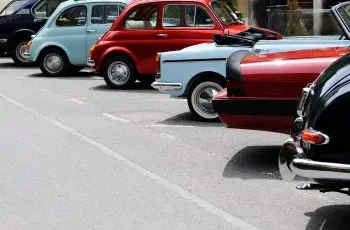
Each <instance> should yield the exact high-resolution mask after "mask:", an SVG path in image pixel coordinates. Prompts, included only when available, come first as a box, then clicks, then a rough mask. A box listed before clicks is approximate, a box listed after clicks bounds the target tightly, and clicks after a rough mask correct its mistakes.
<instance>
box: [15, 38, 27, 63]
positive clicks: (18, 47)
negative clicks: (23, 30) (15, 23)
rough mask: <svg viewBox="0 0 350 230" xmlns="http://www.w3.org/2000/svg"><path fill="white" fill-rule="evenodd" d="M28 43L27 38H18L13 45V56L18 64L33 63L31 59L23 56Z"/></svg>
mask: <svg viewBox="0 0 350 230" xmlns="http://www.w3.org/2000/svg"><path fill="white" fill-rule="evenodd" d="M27 43H28V41H27V40H18V41H16V42H15V43H14V44H13V45H12V49H11V57H12V60H13V61H14V63H15V65H17V66H29V65H31V63H30V61H29V59H27V58H25V57H24V56H23V54H24V51H25V47H26V45H27Z"/></svg>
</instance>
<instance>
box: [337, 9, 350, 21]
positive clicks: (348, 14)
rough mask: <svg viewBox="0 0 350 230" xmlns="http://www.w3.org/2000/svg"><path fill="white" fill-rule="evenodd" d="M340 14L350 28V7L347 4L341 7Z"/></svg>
mask: <svg viewBox="0 0 350 230" xmlns="http://www.w3.org/2000/svg"><path fill="white" fill-rule="evenodd" d="M338 12H339V14H340V16H341V17H342V19H343V20H344V22H345V24H346V25H347V26H348V27H349V26H350V5H349V4H346V5H344V6H342V7H339V9H338Z"/></svg>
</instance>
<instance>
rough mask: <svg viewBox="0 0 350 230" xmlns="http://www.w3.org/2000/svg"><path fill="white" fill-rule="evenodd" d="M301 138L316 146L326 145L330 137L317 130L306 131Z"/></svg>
mask: <svg viewBox="0 0 350 230" xmlns="http://www.w3.org/2000/svg"><path fill="white" fill-rule="evenodd" d="M301 138H302V140H303V141H305V142H308V143H311V144H315V145H325V144H328V142H329V137H328V136H327V135H325V134H323V133H321V132H318V131H315V130H307V129H304V131H303V133H302V134H301Z"/></svg>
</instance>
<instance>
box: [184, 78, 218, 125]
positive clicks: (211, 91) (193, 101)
mask: <svg viewBox="0 0 350 230" xmlns="http://www.w3.org/2000/svg"><path fill="white" fill-rule="evenodd" d="M223 88H224V80H220V79H210V78H206V79H201V80H200V81H197V82H195V83H194V84H193V86H192V87H191V89H190V91H189V93H188V95H187V103H188V107H189V108H190V110H191V112H192V113H193V114H194V115H195V116H196V118H197V119H198V120H201V121H216V120H218V114H217V113H216V112H215V111H214V110H213V106H212V99H213V98H214V96H215V95H216V94H217V93H218V92H219V91H221V90H222V89H223Z"/></svg>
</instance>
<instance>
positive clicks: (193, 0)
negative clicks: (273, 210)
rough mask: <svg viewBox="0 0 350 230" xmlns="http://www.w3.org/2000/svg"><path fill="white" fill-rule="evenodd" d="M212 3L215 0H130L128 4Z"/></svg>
mask: <svg viewBox="0 0 350 230" xmlns="http://www.w3.org/2000/svg"><path fill="white" fill-rule="evenodd" d="M212 1H215V0H131V2H130V3H131V4H133V3H135V2H140V3H146V2H150V3H156V2H202V3H206V4H209V3H210V2H212Z"/></svg>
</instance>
